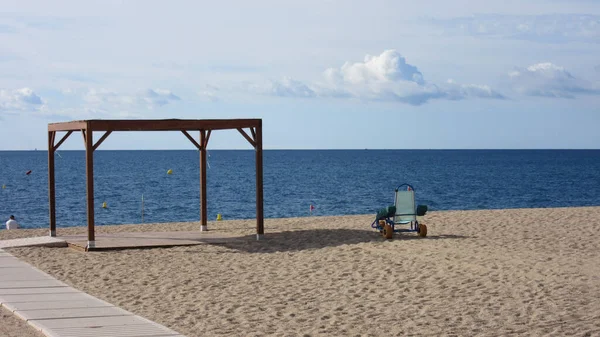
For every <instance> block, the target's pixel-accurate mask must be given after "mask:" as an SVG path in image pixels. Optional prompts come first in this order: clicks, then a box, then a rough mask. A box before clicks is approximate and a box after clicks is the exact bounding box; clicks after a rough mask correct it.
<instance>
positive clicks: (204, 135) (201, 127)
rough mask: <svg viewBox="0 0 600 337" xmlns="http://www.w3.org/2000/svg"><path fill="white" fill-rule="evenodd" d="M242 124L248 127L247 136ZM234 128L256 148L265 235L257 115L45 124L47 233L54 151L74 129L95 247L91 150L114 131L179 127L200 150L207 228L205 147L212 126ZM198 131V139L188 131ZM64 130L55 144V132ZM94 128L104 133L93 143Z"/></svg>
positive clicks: (259, 220) (260, 228) (259, 229)
mask: <svg viewBox="0 0 600 337" xmlns="http://www.w3.org/2000/svg"><path fill="white" fill-rule="evenodd" d="M244 128H248V129H249V130H250V133H251V135H252V136H249V135H248V134H247V133H246V132H245V131H244ZM226 129H237V130H238V131H239V132H240V133H241V134H242V136H244V138H246V140H248V142H249V143H250V144H251V145H252V146H253V147H254V149H255V151H256V238H257V239H260V238H261V237H262V235H264V213H263V153H262V120H260V119H208V120H196V119H192V120H189V119H188V120H182V119H163V120H100V119H94V120H85V121H72V122H64V123H50V124H48V199H49V207H50V218H49V220H50V236H56V190H55V173H54V154H55V152H56V150H57V149H58V147H59V146H60V145H61V144H62V143H63V142H64V141H65V140H66V139H67V138H68V137H69V136H70V135H71V133H73V132H74V131H81V133H82V135H83V139H84V143H85V153H86V155H85V158H86V182H87V183H86V186H87V188H86V190H87V226H88V243H87V246H88V248H94V247H95V230H94V225H95V223H94V151H95V150H96V149H97V148H98V146H100V144H102V142H103V141H104V140H105V139H106V138H107V137H108V136H109V135H110V134H111V133H112V132H114V131H181V132H182V133H183V134H184V135H185V136H186V137H187V138H188V139H189V140H190V141H191V142H192V144H194V146H196V148H197V149H198V150H199V151H200V230H201V231H206V230H208V226H207V223H208V214H207V194H206V147H207V146H208V141H209V139H210V134H211V132H212V130H226ZM188 130H196V131H199V132H200V139H199V140H200V142H199V143H198V142H196V140H195V139H194V138H192V137H191V136H190V134H189V133H188V132H187V131H188ZM58 131H66V132H67V133H66V134H65V135H64V136H63V137H62V138H61V140H60V141H59V142H58V143H57V144H56V145H55V144H54V141H55V137H56V132H58ZM94 131H104V132H105V133H104V135H102V137H101V138H100V139H98V141H97V142H96V144H94V137H93V133H94Z"/></svg>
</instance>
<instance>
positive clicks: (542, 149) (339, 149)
mask: <svg viewBox="0 0 600 337" xmlns="http://www.w3.org/2000/svg"><path fill="white" fill-rule="evenodd" d="M532 150H533V151H590V150H592V151H595V150H600V148H426V149H425V148H421V149H398V148H334V149H324V148H299V149H285V148H267V149H265V148H263V151H532ZM37 151H39V152H48V150H47V149H41V150H38V149H33V150H31V149H29V150H14V149H0V152H37ZM56 151H59V150H56ZM60 151H61V152H66V151H85V149H77V150H76V149H67V150H60ZM96 151H199V150H197V149H98V150H95V151H94V152H96ZM207 151H254V149H207Z"/></svg>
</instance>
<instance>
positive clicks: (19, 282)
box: [0, 249, 184, 337]
mask: <svg viewBox="0 0 600 337" xmlns="http://www.w3.org/2000/svg"><path fill="white" fill-rule="evenodd" d="M0 304H1V305H2V306H3V307H5V308H6V309H8V310H10V311H11V312H13V313H14V314H15V315H17V316H18V317H20V318H21V319H23V320H25V321H27V323H28V324H29V325H31V326H32V327H34V328H35V329H37V330H39V331H41V332H42V333H43V334H44V335H46V336H51V337H83V336H94V337H103V336H106V337H134V336H139V337H159V336H161V337H184V336H183V335H181V334H179V333H177V332H176V331H173V330H171V329H169V328H167V327H165V326H162V325H160V324H158V323H155V322H152V321H149V320H147V319H145V318H143V317H140V316H137V315H134V314H133V313H131V312H128V311H125V310H123V309H120V308H117V307H115V306H113V305H112V304H110V303H107V302H105V301H102V300H100V299H97V298H95V297H93V296H91V295H88V294H86V293H83V292H81V291H79V290H77V289H73V288H71V287H69V286H68V285H66V284H65V283H63V282H60V281H58V280H56V279H54V278H53V277H52V276H50V275H48V274H46V273H44V272H42V271H40V270H38V269H36V268H34V267H32V266H31V265H29V264H27V263H25V262H23V261H21V260H19V259H17V258H15V257H14V256H12V255H10V254H8V253H6V252H4V251H3V250H1V249H0Z"/></svg>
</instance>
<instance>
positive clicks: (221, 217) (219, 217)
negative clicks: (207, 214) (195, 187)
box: [217, 213, 223, 221]
mask: <svg viewBox="0 0 600 337" xmlns="http://www.w3.org/2000/svg"><path fill="white" fill-rule="evenodd" d="M221 220H223V216H222V215H221V213H219V214H217V221H221Z"/></svg>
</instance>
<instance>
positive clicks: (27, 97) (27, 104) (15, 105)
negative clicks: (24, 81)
mask: <svg viewBox="0 0 600 337" xmlns="http://www.w3.org/2000/svg"><path fill="white" fill-rule="evenodd" d="M43 106H44V101H43V100H42V98H41V97H40V96H38V95H37V94H36V93H35V92H34V91H33V90H31V89H30V88H21V89H15V90H5V89H0V111H4V112H9V113H10V112H19V111H35V110H39V109H40V108H41V107H43Z"/></svg>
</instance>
